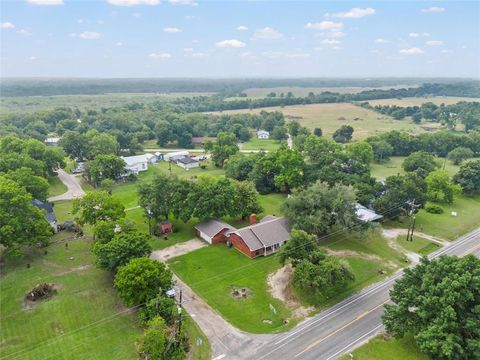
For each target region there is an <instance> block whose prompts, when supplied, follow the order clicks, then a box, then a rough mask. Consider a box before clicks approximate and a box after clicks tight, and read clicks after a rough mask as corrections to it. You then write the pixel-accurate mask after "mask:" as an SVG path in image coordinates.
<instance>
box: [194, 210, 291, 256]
mask: <svg viewBox="0 0 480 360" xmlns="http://www.w3.org/2000/svg"><path fill="white" fill-rule="evenodd" d="M195 229H196V230H197V235H198V236H199V237H201V238H202V239H204V240H205V241H207V242H208V243H210V244H217V243H220V242H229V243H231V244H232V246H233V247H234V248H236V249H237V250H239V251H241V252H242V253H244V254H245V255H247V256H248V257H250V258H252V259H253V258H256V257H258V256H267V255H270V254H273V253H275V252H276V251H277V250H278V249H279V248H280V247H281V246H282V245H284V244H285V243H286V242H287V241H288V240H290V232H289V229H288V225H287V221H286V219H285V218H279V217H276V216H266V217H264V218H263V219H262V220H261V221H260V222H259V223H258V224H252V225H250V226H246V227H244V228H241V229H235V228H233V227H232V226H230V225H228V224H227V223H224V222H223V221H220V220H208V221H205V222H202V223H200V224H198V225H197V226H196V227H195Z"/></svg>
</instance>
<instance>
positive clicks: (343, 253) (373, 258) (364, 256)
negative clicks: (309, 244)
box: [326, 248, 382, 261]
mask: <svg viewBox="0 0 480 360" xmlns="http://www.w3.org/2000/svg"><path fill="white" fill-rule="evenodd" d="M326 251H327V254H328V255H332V256H339V257H357V258H360V259H365V260H371V261H382V258H380V257H379V256H377V255H372V254H366V253H362V252H358V251H353V250H331V249H328V248H327V249H326Z"/></svg>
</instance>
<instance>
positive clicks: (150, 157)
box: [145, 153, 157, 164]
mask: <svg viewBox="0 0 480 360" xmlns="http://www.w3.org/2000/svg"><path fill="white" fill-rule="evenodd" d="M145 157H146V158H147V162H149V163H150V164H155V163H156V162H157V157H156V156H155V155H153V154H149V153H146V154H145Z"/></svg>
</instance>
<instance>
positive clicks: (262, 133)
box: [257, 130, 270, 140]
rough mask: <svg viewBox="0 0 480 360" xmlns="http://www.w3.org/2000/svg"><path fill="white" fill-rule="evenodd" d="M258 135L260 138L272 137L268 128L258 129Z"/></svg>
mask: <svg viewBox="0 0 480 360" xmlns="http://www.w3.org/2000/svg"><path fill="white" fill-rule="evenodd" d="M257 137H258V138H259V139H262V140H265V139H268V138H270V133H269V132H268V131H266V130H258V131H257Z"/></svg>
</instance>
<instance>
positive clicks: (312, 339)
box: [226, 228, 480, 360]
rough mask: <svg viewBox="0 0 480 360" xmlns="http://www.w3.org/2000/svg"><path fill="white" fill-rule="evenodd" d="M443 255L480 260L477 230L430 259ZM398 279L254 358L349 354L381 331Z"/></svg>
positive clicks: (324, 358) (322, 358) (237, 353)
mask: <svg viewBox="0 0 480 360" xmlns="http://www.w3.org/2000/svg"><path fill="white" fill-rule="evenodd" d="M443 254H446V255H457V256H464V255H467V254H474V255H476V256H478V257H480V228H479V229H477V230H475V231H473V232H471V233H469V234H467V235H465V236H463V237H461V238H459V239H458V240H456V241H455V242H453V243H451V244H450V245H448V246H446V247H444V248H442V249H440V250H438V251H437V252H435V253H433V254H431V255H430V257H431V258H434V257H438V256H440V255H443ZM401 276H402V271H401V270H400V271H398V272H397V273H396V274H395V275H394V276H393V277H391V278H389V279H387V280H385V281H383V282H381V283H378V284H376V285H373V286H372V287H370V288H368V289H365V290H364V291H362V292H360V293H358V294H355V295H353V296H351V297H350V298H348V299H346V300H344V301H342V302H341V303H339V304H337V305H335V306H333V307H331V308H329V309H328V310H325V311H323V312H321V313H320V314H318V315H316V316H315V317H313V318H310V319H308V320H306V321H304V322H303V323H301V324H300V325H298V326H297V327H296V328H295V329H293V330H291V331H290V332H288V333H285V334H280V335H276V336H275V337H274V338H273V339H271V340H270V341H268V342H267V343H264V344H263V345H261V346H259V347H258V348H257V349H256V353H255V359H258V360H260V359H275V360H279V359H299V360H300V359H301V360H306V359H308V360H314V359H315V360H330V359H334V358H336V357H339V356H340V355H342V354H345V353H348V351H350V350H352V349H353V348H354V347H356V346H358V345H360V344H361V343H363V342H365V341H366V340H368V339H369V338H371V337H373V336H374V335H375V334H377V333H378V332H380V331H382V330H383V327H382V323H381V315H382V312H383V305H384V304H386V303H387V302H388V301H389V291H390V289H391V288H392V286H393V283H394V282H395V280H396V279H398V278H399V277H401ZM232 350H233V351H232V354H231V356H228V355H229V354H227V356H226V358H228V359H230V358H238V359H241V358H245V357H243V356H242V351H241V349H238V350H235V349H232Z"/></svg>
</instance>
